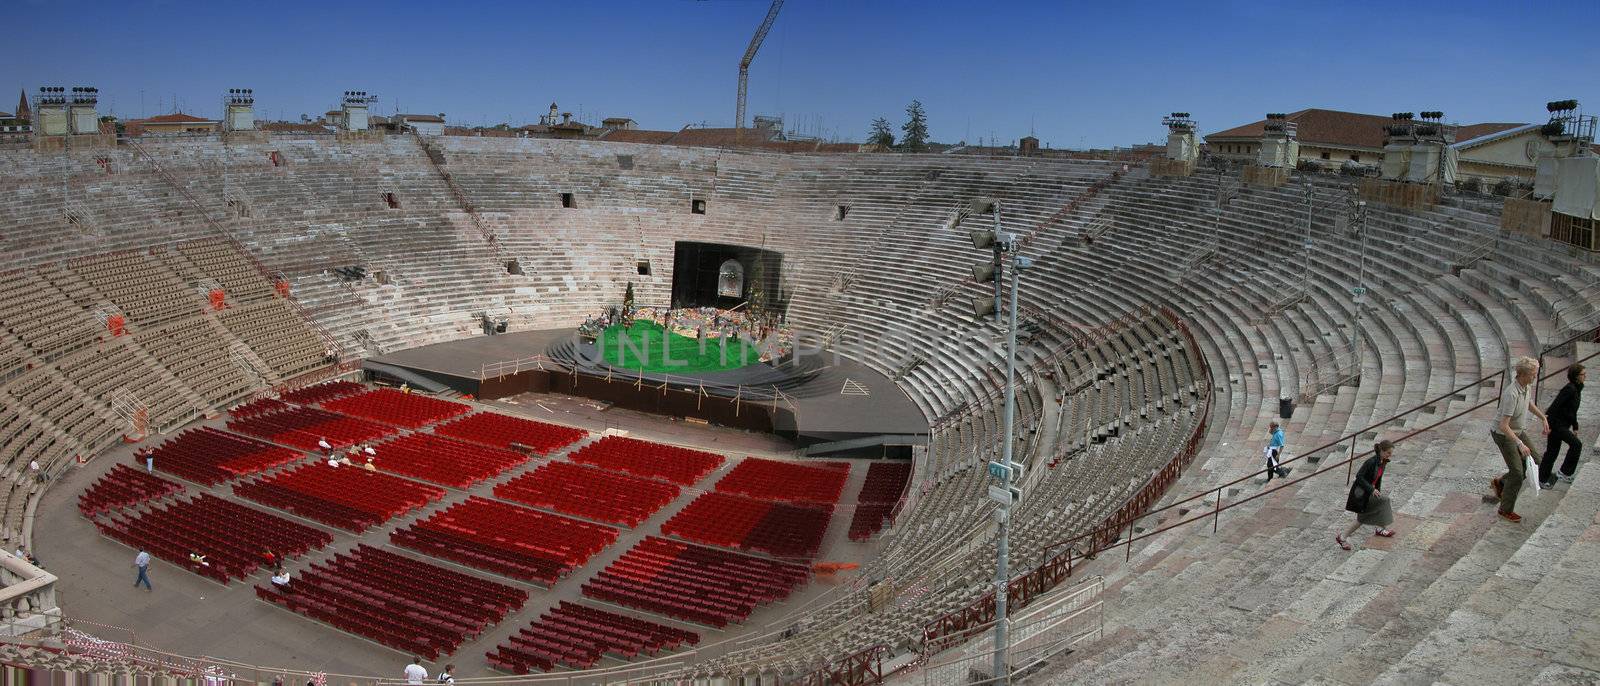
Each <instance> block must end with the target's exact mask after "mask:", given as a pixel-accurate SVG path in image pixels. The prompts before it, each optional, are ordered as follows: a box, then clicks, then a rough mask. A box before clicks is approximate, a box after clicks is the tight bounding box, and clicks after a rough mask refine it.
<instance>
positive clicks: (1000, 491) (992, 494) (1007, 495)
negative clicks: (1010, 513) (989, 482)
mask: <svg viewBox="0 0 1600 686" xmlns="http://www.w3.org/2000/svg"><path fill="white" fill-rule="evenodd" d="M989 499H990V500H993V501H995V502H997V503H1000V504H1001V505H1006V506H1011V505H1015V504H1017V502H1018V501H1020V500H1022V489H1020V488H1016V487H1014V486H1011V487H1007V486H1002V485H999V484H996V485H993V486H990V487H989Z"/></svg>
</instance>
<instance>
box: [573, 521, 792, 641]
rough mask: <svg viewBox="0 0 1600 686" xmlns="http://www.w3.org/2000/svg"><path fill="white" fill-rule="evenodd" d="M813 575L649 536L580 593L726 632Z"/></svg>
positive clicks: (775, 562)
mask: <svg viewBox="0 0 1600 686" xmlns="http://www.w3.org/2000/svg"><path fill="white" fill-rule="evenodd" d="M810 572H811V570H810V568H809V567H807V566H805V565H798V564H792V563H788V562H780V561H778V560H770V559H765V558H758V557H752V556H750V555H744V554H740V553H735V552H731V551H726V550H718V549H716V548H708V547H705V546H699V545H693V544H689V543H684V542H682V541H673V540H669V539H664V538H657V537H654V536H651V537H648V538H646V539H645V540H643V541H640V542H639V544H638V545H636V546H634V547H633V548H632V549H630V550H629V551H628V552H627V553H625V554H623V556H622V557H621V558H618V559H617V561H616V562H613V563H612V564H611V565H610V566H608V567H606V568H605V569H603V570H601V571H600V573H599V574H597V575H595V577H594V578H593V579H591V580H590V581H589V582H588V583H586V584H584V585H583V587H582V591H583V595H585V596H588V597H590V598H594V599H596V600H603V601H606V602H611V603H616V604H618V605H622V606H624V607H630V608H634V609H637V610H644V611H646V612H653V613H656V614H659V615H663V616H666V617H672V618H674V619H680V620H684V621H688V622H695V623H697V624H704V625H707V626H712V627H717V628H722V627H726V626H727V625H729V624H736V623H739V622H743V621H744V620H745V619H746V618H748V617H749V616H750V613H751V612H752V611H754V610H755V608H757V607H759V606H762V605H766V604H768V603H774V602H778V601H780V600H783V599H784V598H787V597H789V594H790V593H791V592H793V591H794V589H796V588H798V587H799V586H800V585H802V584H804V583H805V582H806V580H807V579H808V578H809V577H810Z"/></svg>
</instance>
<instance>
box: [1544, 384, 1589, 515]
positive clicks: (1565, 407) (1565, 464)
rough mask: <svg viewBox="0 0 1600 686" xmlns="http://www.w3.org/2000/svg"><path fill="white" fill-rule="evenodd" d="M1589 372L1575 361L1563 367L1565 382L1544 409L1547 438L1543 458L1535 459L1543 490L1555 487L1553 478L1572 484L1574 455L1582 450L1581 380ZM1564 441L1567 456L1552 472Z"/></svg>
mask: <svg viewBox="0 0 1600 686" xmlns="http://www.w3.org/2000/svg"><path fill="white" fill-rule="evenodd" d="M1588 378H1589V375H1588V374H1587V373H1585V372H1584V370H1583V365H1581V364H1575V365H1572V366H1571V367H1568V368H1567V385H1565V386H1562V387H1561V392H1560V393H1557V394H1556V399H1555V401H1554V402H1552V403H1550V409H1548V410H1545V412H1544V416H1546V417H1549V418H1550V437H1549V438H1548V439H1546V440H1547V443H1546V444H1545V449H1544V459H1543V460H1541V461H1540V462H1539V483H1541V484H1543V485H1544V487H1545V488H1546V489H1551V488H1555V485H1556V478H1557V477H1558V476H1559V477H1560V479H1561V480H1562V481H1565V482H1567V483H1569V484H1570V483H1572V477H1573V475H1574V474H1576V473H1577V471H1578V454H1579V453H1582V452H1583V441H1580V440H1578V401H1579V400H1580V399H1581V398H1582V397H1583V382H1584V381H1586V380H1588ZM1562 443H1565V444H1567V459H1565V460H1563V461H1562V462H1561V471H1560V473H1559V474H1558V473H1556V471H1555V468H1556V456H1557V455H1558V454H1560V453H1561V444H1562Z"/></svg>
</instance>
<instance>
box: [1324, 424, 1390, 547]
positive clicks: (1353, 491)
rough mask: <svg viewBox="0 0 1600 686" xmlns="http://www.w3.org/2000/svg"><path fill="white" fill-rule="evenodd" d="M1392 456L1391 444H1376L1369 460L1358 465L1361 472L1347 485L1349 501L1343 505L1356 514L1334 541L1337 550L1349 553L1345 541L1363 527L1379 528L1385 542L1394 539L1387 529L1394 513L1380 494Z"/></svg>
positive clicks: (1382, 493) (1384, 497)
mask: <svg viewBox="0 0 1600 686" xmlns="http://www.w3.org/2000/svg"><path fill="white" fill-rule="evenodd" d="M1392 454H1394V443H1391V442H1389V441H1378V444H1377V445H1376V446H1373V449H1372V457H1369V458H1367V461H1366V462H1363V463H1362V464H1361V469H1359V470H1356V480H1355V483H1352V484H1350V497H1349V498H1347V499H1345V501H1344V509H1346V510H1348V511H1350V512H1354V513H1356V523H1354V524H1351V525H1350V528H1348V529H1345V531H1344V533H1342V534H1336V535H1335V536H1334V537H1333V540H1334V541H1335V542H1337V543H1338V544H1339V547H1340V548H1344V549H1345V550H1349V549H1350V542H1349V541H1347V540H1345V539H1346V538H1348V537H1349V536H1351V535H1352V534H1354V533H1355V532H1356V529H1360V528H1361V527H1362V526H1363V525H1371V526H1376V527H1378V533H1377V535H1379V536H1382V537H1384V538H1389V537H1391V536H1393V535H1394V532H1393V531H1391V530H1389V529H1388V528H1386V527H1388V526H1389V525H1390V524H1393V523H1394V509H1393V508H1392V507H1390V505H1389V496H1388V495H1387V494H1385V493H1384V492H1383V470H1384V468H1385V467H1387V466H1388V465H1389V456H1390V455H1392Z"/></svg>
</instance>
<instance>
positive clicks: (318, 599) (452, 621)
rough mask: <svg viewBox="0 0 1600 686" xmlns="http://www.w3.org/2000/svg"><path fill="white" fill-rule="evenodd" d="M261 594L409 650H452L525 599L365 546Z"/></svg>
mask: <svg viewBox="0 0 1600 686" xmlns="http://www.w3.org/2000/svg"><path fill="white" fill-rule="evenodd" d="M256 596H257V597H258V598H261V599H262V600H265V601H267V602H270V603H275V604H278V605H282V606H284V607H286V608H288V609H290V610H292V611H294V612H296V613H298V614H301V615H305V616H307V617H310V618H312V619H316V620H318V621H321V622H325V623H327V624H329V625H332V626H334V627H337V628H340V629H343V630H345V631H348V632H350V633H353V634H356V635H358V636H362V637H365V638H367V639H370V640H372V641H375V642H377V643H379V644H382V645H385V646H388V647H390V648H394V649H395V650H399V651H401V652H404V653H406V654H409V655H421V656H423V657H425V658H427V659H429V660H437V659H439V658H440V657H442V656H445V655H449V654H451V653H454V652H455V651H456V649H457V648H459V647H460V646H461V644H462V643H463V642H465V641H467V640H468V639H471V638H473V637H476V636H478V635H479V634H482V633H483V631H484V630H485V629H487V628H489V627H490V626H493V625H494V624H496V623H498V622H500V621H501V620H502V619H505V617H506V615H508V614H510V613H512V612H514V611H516V610H517V609H518V608H520V607H522V605H523V603H525V602H527V599H528V594H527V591H524V590H522V589H520V588H513V587H511V586H507V585H505V584H500V583H495V582H493V581H489V580H487V579H481V578H478V577H476V576H472V575H470V574H463V573H461V572H457V571H454V570H450V569H445V568H443V567H440V566H438V565H434V564H429V563H427V562H423V561H421V560H416V559H412V558H410V557H407V556H405V555H399V554H396V553H392V552H389V551H386V550H381V549H378V548H373V547H371V546H368V545H365V544H362V545H358V546H356V548H355V550H354V551H352V553H351V554H349V555H346V554H343V553H340V554H338V555H335V556H334V557H333V559H331V560H329V561H327V562H321V563H316V564H312V565H310V567H309V568H307V569H304V570H299V571H298V573H297V574H295V575H293V580H292V581H291V582H290V583H289V586H288V587H287V588H280V587H277V586H274V585H272V584H269V583H264V584H261V585H260V586H257V587H256Z"/></svg>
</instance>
